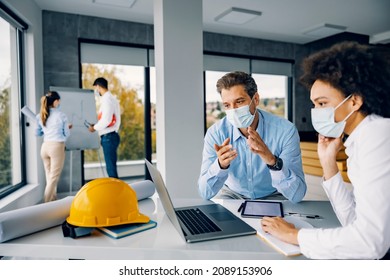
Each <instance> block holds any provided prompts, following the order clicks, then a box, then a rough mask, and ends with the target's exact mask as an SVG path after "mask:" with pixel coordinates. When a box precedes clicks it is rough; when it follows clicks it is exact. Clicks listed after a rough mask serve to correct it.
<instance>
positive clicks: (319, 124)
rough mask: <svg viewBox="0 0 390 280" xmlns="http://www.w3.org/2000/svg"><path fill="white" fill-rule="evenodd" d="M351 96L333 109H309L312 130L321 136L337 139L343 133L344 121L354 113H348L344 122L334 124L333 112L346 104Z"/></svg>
mask: <svg viewBox="0 0 390 280" xmlns="http://www.w3.org/2000/svg"><path fill="white" fill-rule="evenodd" d="M351 96H352V94H350V95H349V96H348V97H347V98H345V99H344V100H343V101H342V102H341V103H340V104H339V105H337V106H336V107H335V108H333V107H328V108H313V109H311V122H312V124H313V127H314V129H315V130H316V131H317V132H318V133H319V134H321V135H324V136H325V137H331V138H338V137H340V136H341V134H342V133H343V132H344V128H345V124H346V120H347V119H348V118H349V117H350V116H351V115H352V114H353V113H354V112H355V111H352V112H351V113H349V114H348V115H347V116H346V117H345V118H344V120H342V121H341V122H337V123H336V122H335V120H334V112H335V111H336V109H337V108H339V107H340V106H341V105H343V104H344V102H346V101H347V100H348V99H349V98H350V97H351Z"/></svg>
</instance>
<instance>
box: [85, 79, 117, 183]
mask: <svg viewBox="0 0 390 280" xmlns="http://www.w3.org/2000/svg"><path fill="white" fill-rule="evenodd" d="M93 86H94V87H95V93H96V94H99V95H100V96H101V97H102V99H101V104H100V108H99V113H98V122H97V123H96V124H91V125H90V127H89V131H90V132H95V131H97V132H98V133H99V135H100V139H101V140H100V143H101V145H102V147H103V154H104V160H105V162H106V170H107V174H108V177H113V178H118V171H117V167H116V161H117V149H118V146H119V143H120V138H119V134H118V130H119V127H120V124H121V114H120V107H119V102H118V100H117V99H116V97H115V96H113V95H112V94H111V92H110V91H109V90H108V82H107V80H106V79H104V78H102V77H100V78H97V79H96V80H95V81H94V82H93Z"/></svg>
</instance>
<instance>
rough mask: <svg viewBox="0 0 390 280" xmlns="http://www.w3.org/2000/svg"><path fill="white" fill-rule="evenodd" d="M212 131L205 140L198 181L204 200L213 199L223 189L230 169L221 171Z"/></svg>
mask: <svg viewBox="0 0 390 280" xmlns="http://www.w3.org/2000/svg"><path fill="white" fill-rule="evenodd" d="M211 134H212V133H210V129H209V130H208V131H207V133H206V136H205V139H204V148H203V157H202V166H201V172H200V176H199V180H198V187H199V194H200V196H201V197H202V198H204V199H211V198H212V197H214V196H215V195H216V194H217V193H218V192H219V190H220V189H221V188H222V187H223V185H224V183H225V181H226V179H227V178H228V173H229V171H228V169H221V167H220V166H219V163H218V157H217V153H216V151H215V149H214V144H215V143H217V142H216V140H215V139H214V138H213V137H212V136H211Z"/></svg>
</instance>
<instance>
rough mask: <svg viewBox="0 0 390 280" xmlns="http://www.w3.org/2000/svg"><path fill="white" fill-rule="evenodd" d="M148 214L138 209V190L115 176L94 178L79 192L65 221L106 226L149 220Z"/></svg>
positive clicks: (90, 225)
mask: <svg viewBox="0 0 390 280" xmlns="http://www.w3.org/2000/svg"><path fill="white" fill-rule="evenodd" d="M149 220H150V219H149V217H147V216H145V215H143V214H141V213H140V212H139V210H138V200H137V196H136V193H135V191H134V190H133V189H132V188H131V186H130V185H128V184H127V183H126V182H124V181H122V180H119V179H115V178H100V179H95V180H92V181H90V182H88V183H87V184H85V185H84V186H83V187H82V188H81V189H80V190H79V191H78V193H77V194H76V196H75V197H74V199H73V201H72V205H71V207H70V214H69V217H68V218H67V219H66V221H67V222H68V223H69V224H71V225H73V226H79V227H107V226H115V225H122V224H131V223H147V222H149Z"/></svg>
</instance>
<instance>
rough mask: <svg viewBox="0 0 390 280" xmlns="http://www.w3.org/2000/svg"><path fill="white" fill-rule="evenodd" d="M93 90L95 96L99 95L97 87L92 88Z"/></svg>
mask: <svg viewBox="0 0 390 280" xmlns="http://www.w3.org/2000/svg"><path fill="white" fill-rule="evenodd" d="M93 92H94V94H95V96H97V97H99V96H100V93H99V91H98V89H97V88H95V89H94V90H93Z"/></svg>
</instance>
